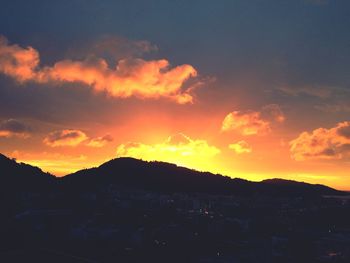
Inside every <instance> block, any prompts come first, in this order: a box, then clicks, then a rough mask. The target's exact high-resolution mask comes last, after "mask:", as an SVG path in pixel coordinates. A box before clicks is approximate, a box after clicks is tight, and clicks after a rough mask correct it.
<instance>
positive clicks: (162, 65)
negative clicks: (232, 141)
mask: <svg viewBox="0 0 350 263" xmlns="http://www.w3.org/2000/svg"><path fill="white" fill-rule="evenodd" d="M39 61H40V59H39V53H38V52H37V51H36V50H35V49H33V48H32V47H28V48H22V47H20V46H18V45H9V43H8V41H7V40H6V38H4V37H1V38H0V72H1V73H3V74H5V75H8V76H10V77H13V78H15V79H16V80H18V81H19V82H25V81H35V82H38V83H48V82H50V83H51V82H62V83H66V82H79V83H82V84H85V85H87V86H90V87H92V88H93V89H94V90H95V91H98V92H106V93H107V94H108V95H110V96H112V97H118V98H127V97H131V96H136V97H139V98H160V97H165V98H169V99H171V100H174V101H176V102H177V103H180V104H184V103H191V102H193V96H192V94H191V90H192V89H193V87H195V86H196V85H193V86H192V87H188V88H184V86H185V85H184V84H185V82H186V81H187V80H188V79H190V78H193V77H196V76H197V71H196V69H195V68H194V67H192V66H191V65H187V64H185V65H180V66H177V67H174V68H170V64H169V62H168V61H167V60H166V59H160V60H150V61H146V60H143V59H140V58H126V59H121V60H119V61H118V62H117V65H116V67H115V68H111V67H109V65H108V63H107V61H106V60H105V59H103V58H96V57H90V58H88V59H85V60H79V61H73V60H62V61H58V62H56V63H55V64H54V65H53V66H52V67H44V68H39V67H38V65H39Z"/></svg>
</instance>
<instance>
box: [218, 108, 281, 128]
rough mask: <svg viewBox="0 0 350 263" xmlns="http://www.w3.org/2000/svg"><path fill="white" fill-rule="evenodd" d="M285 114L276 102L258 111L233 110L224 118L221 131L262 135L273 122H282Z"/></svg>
mask: <svg viewBox="0 0 350 263" xmlns="http://www.w3.org/2000/svg"><path fill="white" fill-rule="evenodd" d="M284 120H285V116H284V113H283V112H282V110H281V108H280V107H279V106H278V105H277V104H269V105H266V106H264V107H263V108H262V110H261V112H259V111H245V112H242V111H233V112H230V113H229V114H227V115H226V117H225V118H224V120H223V122H222V125H221V131H223V132H228V131H237V132H239V133H240V134H242V135H257V134H259V135H264V134H267V133H269V132H270V131H271V124H272V123H273V122H279V123H281V122H284Z"/></svg>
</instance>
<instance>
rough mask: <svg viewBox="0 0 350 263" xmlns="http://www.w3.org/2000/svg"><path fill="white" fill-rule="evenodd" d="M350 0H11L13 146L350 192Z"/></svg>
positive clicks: (32, 158)
mask: <svg viewBox="0 0 350 263" xmlns="http://www.w3.org/2000/svg"><path fill="white" fill-rule="evenodd" d="M349 12H350V1H348V0H293V1H289V0H288V1H287V0H286V1H284V0H227V1H225V0H220V1H209V0H208V1H206V0H201V1H194V0H193V1H189V0H186V1H185V0H181V1H176V0H174V1H155V0H147V1H133V0H129V1H116V0H113V1H112V0H110V1H97V0H69V1H68V0H61V1H24V0H23V1H17V0H11V1H10V0H2V1H1V3H0V35H1V36H0V153H2V154H5V155H7V156H9V157H12V158H16V159H17V160H18V161H21V162H25V163H29V164H32V165H36V166H39V167H40V168H42V169H43V170H44V171H48V172H51V173H53V174H55V175H57V176H62V175H66V174H68V173H71V172H74V171H77V170H79V169H82V168H89V167H93V166H97V165H100V164H102V163H103V162H105V161H107V160H110V159H112V158H116V157H122V156H131V157H135V158H140V159H143V160H160V161H167V162H172V163H176V164H178V165H181V166H186V167H189V168H194V169H197V170H201V171H211V172H215V173H221V174H225V175H229V176H231V177H241V178H245V179H248V180H254V181H259V180H263V179H266V178H275V177H279V178H284V179H293V180H297V181H306V182H310V183H321V184H326V185H329V186H332V187H335V188H338V189H345V190H350V33H349V28H350V15H349Z"/></svg>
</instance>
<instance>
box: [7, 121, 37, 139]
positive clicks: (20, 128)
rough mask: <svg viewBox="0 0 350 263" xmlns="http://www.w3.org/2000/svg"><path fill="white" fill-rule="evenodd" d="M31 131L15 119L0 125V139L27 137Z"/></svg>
mask: <svg viewBox="0 0 350 263" xmlns="http://www.w3.org/2000/svg"><path fill="white" fill-rule="evenodd" d="M31 131H32V130H31V128H30V127H29V126H27V125H26V124H25V123H23V122H21V121H18V120H15V119H9V120H5V121H3V122H1V123H0V137H11V136H19V137H27V136H29V134H30V133H31Z"/></svg>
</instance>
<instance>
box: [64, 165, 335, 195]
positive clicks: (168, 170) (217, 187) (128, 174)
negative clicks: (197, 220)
mask: <svg viewBox="0 0 350 263" xmlns="http://www.w3.org/2000/svg"><path fill="white" fill-rule="evenodd" d="M61 180H62V181H63V182H64V184H67V185H70V186H71V187H73V189H79V188H85V189H91V188H96V187H99V186H101V187H102V186H105V185H108V184H114V185H119V186H126V187H131V188H140V189H145V190H151V191H161V192H185V193H208V194H224V195H227V194H238V195H256V194H262V195H315V194H317V195H334V194H340V193H341V192H339V191H337V190H335V189H332V188H330V187H327V186H323V185H312V184H307V183H300V182H295V181H288V180H282V179H278V182H277V181H276V179H275V180H266V181H262V182H250V181H247V180H243V179H237V178H235V179H232V178H230V177H227V176H222V175H219V174H212V173H209V172H198V171H195V170H191V169H188V168H184V167H179V166H176V165H175V164H170V163H164V162H146V161H141V160H137V159H133V158H118V159H114V160H111V161H108V162H106V163H104V164H102V165H101V166H99V167H97V168H91V169H86V170H81V171H78V172H76V173H73V174H70V175H67V176H65V177H64V178H62V179H61Z"/></svg>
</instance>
